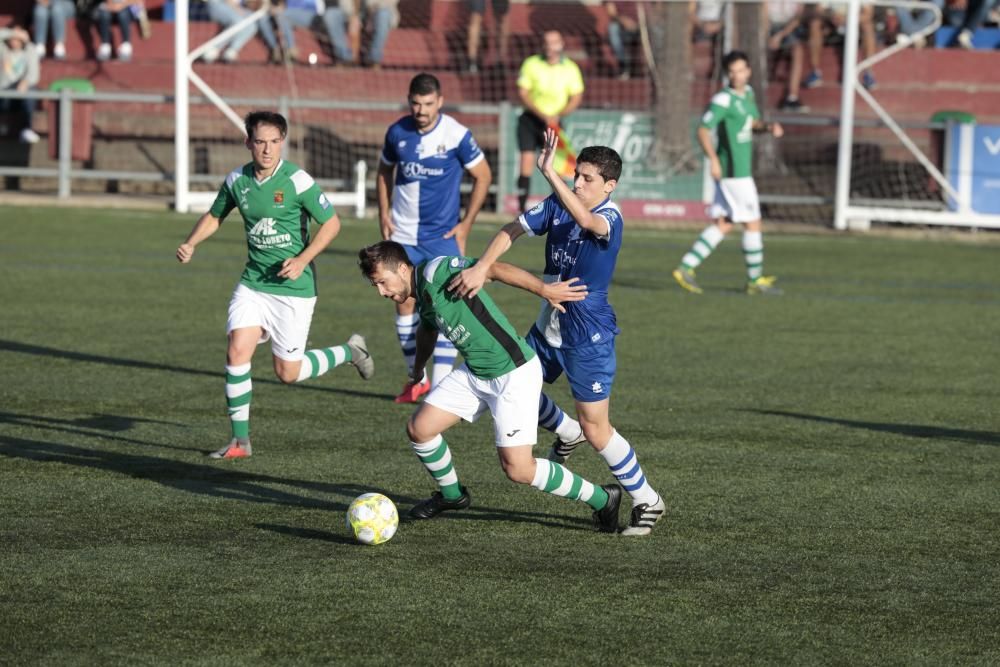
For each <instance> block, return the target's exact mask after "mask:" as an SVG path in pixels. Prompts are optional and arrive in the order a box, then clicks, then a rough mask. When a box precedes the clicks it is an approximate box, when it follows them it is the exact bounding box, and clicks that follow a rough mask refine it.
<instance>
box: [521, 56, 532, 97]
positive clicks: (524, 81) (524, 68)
mask: <svg viewBox="0 0 1000 667" xmlns="http://www.w3.org/2000/svg"><path fill="white" fill-rule="evenodd" d="M532 62H533V61H532V58H530V57H529V58H527V59H525V61H524V62H523V63H521V70H520V71H519V72H518V73H517V87H518V88H523V89H524V90H533V89H534V87H535V77H534V76H533V71H534V68H533V67H532Z"/></svg>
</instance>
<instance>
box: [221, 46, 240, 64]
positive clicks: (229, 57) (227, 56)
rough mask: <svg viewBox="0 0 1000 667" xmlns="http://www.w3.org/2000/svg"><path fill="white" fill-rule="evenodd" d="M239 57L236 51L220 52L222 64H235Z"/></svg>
mask: <svg viewBox="0 0 1000 667" xmlns="http://www.w3.org/2000/svg"><path fill="white" fill-rule="evenodd" d="M239 57H240V54H239V51H237V50H236V49H226V50H225V51H223V52H222V60H223V62H227V63H233V62H236V59H237V58H239Z"/></svg>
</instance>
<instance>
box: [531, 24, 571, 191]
mask: <svg viewBox="0 0 1000 667" xmlns="http://www.w3.org/2000/svg"><path fill="white" fill-rule="evenodd" d="M564 46H565V45H564V43H563V38H562V34H561V33H560V32H559V31H558V30H546V31H545V33H544V34H543V35H542V53H541V54H540V55H538V54H536V55H533V56H528V58H526V59H525V61H524V63H523V64H522V65H521V70H520V73H519V74H518V76H517V93H518V95H519V96H520V98H521V103H522V104H523V105H524V111H523V112H522V113H521V116H520V118H518V120H517V148H518V150H519V151H520V152H521V164H520V176H519V177H518V179H517V194H518V207H519V210H521V211H523V210H524V209H525V204H526V202H527V200H528V188H529V186H530V184H531V172H532V171H533V170H534V168H535V151H536V150H537V149H539V148H541V147H543V146H544V145H545V128H546V127H558V125H559V122H560V120H561V119H562V118H565V117H566V116H568V115H570V114H571V113H573V112H574V111H576V108H577V107H578V106H580V102H581V101H582V100H583V89H584V86H583V75H582V74H581V73H580V67H579V66H578V65H577V64H576V63H575V62H573V61H572V60H570V59H569V58H567V57H566V56H564V55H563V48H564Z"/></svg>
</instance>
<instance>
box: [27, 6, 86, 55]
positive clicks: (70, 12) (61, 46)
mask: <svg viewBox="0 0 1000 667" xmlns="http://www.w3.org/2000/svg"><path fill="white" fill-rule="evenodd" d="M75 14H76V5H75V4H73V0H35V9H34V23H35V48H36V49H37V50H38V57H39V58H44V57H45V56H46V48H45V47H46V44H47V43H48V37H49V24H51V25H52V55H53V56H54V57H55V59H56V60H65V59H66V22H67V21H69V20H70V18H72V17H73V16H74V15H75Z"/></svg>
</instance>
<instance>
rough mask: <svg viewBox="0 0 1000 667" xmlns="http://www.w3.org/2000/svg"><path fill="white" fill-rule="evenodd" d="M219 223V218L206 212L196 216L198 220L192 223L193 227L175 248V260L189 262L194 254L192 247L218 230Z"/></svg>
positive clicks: (183, 262) (182, 262)
mask: <svg viewBox="0 0 1000 667" xmlns="http://www.w3.org/2000/svg"><path fill="white" fill-rule="evenodd" d="M219 225H220V223H219V219H218V218H216V217H215V216H214V215H212V214H211V213H206V214H205V215H203V216H201V217H200V218H198V222H196V223H194V228H193V229H192V230H191V233H190V234H188V236H187V239H185V241H184V243H182V244H180V246H179V247H178V248H177V253H176V256H177V261H178V262H180V263H181V264H187V263H188V262H190V261H191V258H192V257H193V256H194V249H195V248H196V247H197V246H198V244H199V243H201V242H202V241H204V240H205V239H207V238H208V237H209V236H211V235H212V234H214V233H215V232H217V231H219Z"/></svg>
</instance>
